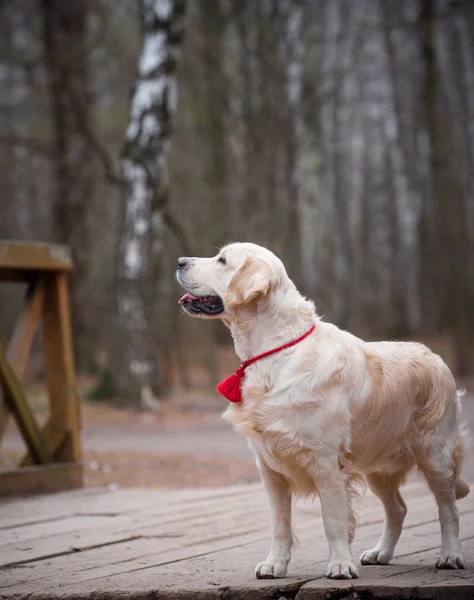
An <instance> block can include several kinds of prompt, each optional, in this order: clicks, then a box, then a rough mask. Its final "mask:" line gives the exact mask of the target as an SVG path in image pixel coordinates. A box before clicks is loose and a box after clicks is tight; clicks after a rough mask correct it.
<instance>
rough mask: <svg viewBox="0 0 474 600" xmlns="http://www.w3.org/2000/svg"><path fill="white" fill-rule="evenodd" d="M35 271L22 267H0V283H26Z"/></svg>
mask: <svg viewBox="0 0 474 600" xmlns="http://www.w3.org/2000/svg"><path fill="white" fill-rule="evenodd" d="M35 274H36V272H35V271H27V270H24V269H22V270H21V271H19V270H17V269H0V283H28V282H29V281H30V279H31V277H32V276H34V275H35Z"/></svg>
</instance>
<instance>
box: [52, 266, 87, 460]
mask: <svg viewBox="0 0 474 600" xmlns="http://www.w3.org/2000/svg"><path fill="white" fill-rule="evenodd" d="M44 277H45V300H44V310H43V344H44V356H45V367H46V380H47V384H48V390H49V402H50V416H51V420H52V421H53V422H54V424H55V426H57V427H58V428H59V429H60V430H63V431H64V432H65V433H66V434H67V437H66V440H65V441H66V443H63V444H62V445H61V447H60V448H58V449H57V450H56V451H55V452H54V457H55V458H56V459H57V460H65V461H80V459H81V448H80V437H79V408H80V406H79V398H78V395H77V390H76V382H75V373H74V358H73V353H72V339H71V323H70V315H69V297H68V289H67V280H66V274H65V273H54V274H53V273H50V274H46V275H45V276H44Z"/></svg>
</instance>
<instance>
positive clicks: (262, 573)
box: [255, 560, 288, 579]
mask: <svg viewBox="0 0 474 600" xmlns="http://www.w3.org/2000/svg"><path fill="white" fill-rule="evenodd" d="M287 569H288V562H287V561H286V560H275V561H273V562H261V563H258V565H257V566H256V567H255V575H256V577H257V579H275V578H277V577H285V575H286V571H287Z"/></svg>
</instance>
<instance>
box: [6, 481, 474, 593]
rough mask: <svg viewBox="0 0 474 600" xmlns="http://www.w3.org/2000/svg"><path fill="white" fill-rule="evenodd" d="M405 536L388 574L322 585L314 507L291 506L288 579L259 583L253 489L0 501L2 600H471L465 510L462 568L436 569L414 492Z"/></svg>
mask: <svg viewBox="0 0 474 600" xmlns="http://www.w3.org/2000/svg"><path fill="white" fill-rule="evenodd" d="M404 497H405V499H406V501H407V504H408V516H407V520H406V524H405V529H404V532H403V535H402V538H401V540H400V543H399V545H398V547H397V554H396V558H395V559H394V561H393V564H392V565H390V566H386V567H382V566H372V567H370V566H367V567H360V579H358V580H355V581H329V580H327V579H325V577H324V570H325V564H326V559H327V544H326V540H325V537H324V531H323V525H322V521H321V510H320V507H319V502H318V501H316V502H315V503H314V504H312V503H311V502H307V503H297V505H296V508H295V529H296V533H297V535H298V538H299V546H298V547H297V548H295V550H294V552H293V559H292V562H291V564H290V568H289V574H288V577H287V578H285V579H279V580H264V581H258V580H256V579H255V578H254V574H253V569H254V567H255V565H256V563H257V562H259V561H260V560H263V559H264V558H265V556H266V553H267V551H268V546H269V527H268V518H267V513H266V501H265V496H264V493H263V490H262V488H261V486H260V485H257V484H254V485H242V486H238V487H233V488H216V489H209V488H208V489H199V490H143V489H140V490H123V491H120V490H119V491H109V490H104V489H83V490H78V491H73V492H63V493H58V494H54V495H50V496H41V497H36V498H31V499H21V500H12V501H3V502H2V503H1V504H0V564H2V565H3V566H2V567H0V598H17V599H21V598H29V599H30V600H32V599H39V598H44V599H46V598H48V599H50V598H61V599H63V600H66V599H73V598H74V600H77V599H79V598H80V599H86V598H90V599H95V600H98V599H99V598H100V599H102V598H104V599H107V600H115V599H120V600H124V599H132V598H133V599H142V598H143V599H145V598H147V599H156V600H158V599H162V600H169V599H178V598H179V600H185V599H191V598H192V599H204V598H205V599H208V598H209V599H216V600H217V599H219V600H224V599H226V600H230V599H233V598H235V599H241V600H243V599H247V598H249V599H268V600H270V599H274V600H280V599H285V598H287V599H290V598H293V599H294V598H297V599H298V600H309V599H320V598H326V599H327V598H351V599H356V598H358V599H360V600H362V599H363V600H369V599H375V598H425V599H426V598H431V599H441V598H442V599H448V598H449V599H450V600H456V599H465V600H467V599H473V598H474V570H473V567H474V502H473V500H472V496H468V497H467V498H466V499H465V500H463V501H461V502H459V510H460V514H461V534H462V535H461V537H462V540H463V548H464V552H465V559H466V569H465V570H463V571H437V570H436V569H435V568H434V563H435V559H436V554H437V552H438V549H439V538H440V535H439V525H438V521H437V509H436V507H435V504H434V501H433V499H432V497H431V496H430V495H429V494H428V493H427V491H426V487H425V486H424V485H422V484H417V483H416V484H410V485H408V486H406V488H405V489H404ZM358 513H359V523H360V524H359V528H358V530H357V533H356V541H355V543H354V555H355V557H358V555H359V554H360V552H361V551H362V550H363V549H365V548H366V547H372V546H373V545H374V544H375V542H376V541H377V539H378V536H379V535H380V532H381V528H382V521H383V513H382V509H381V506H380V504H379V502H378V500H377V499H376V498H374V497H373V496H372V495H371V494H369V493H368V494H366V495H365V497H364V498H363V500H362V501H361V503H360V505H359V510H358Z"/></svg>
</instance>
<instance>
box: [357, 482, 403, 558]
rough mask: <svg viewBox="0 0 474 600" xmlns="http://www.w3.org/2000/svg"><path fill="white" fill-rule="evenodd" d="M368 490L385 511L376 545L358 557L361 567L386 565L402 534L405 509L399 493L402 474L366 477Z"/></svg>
mask: <svg viewBox="0 0 474 600" xmlns="http://www.w3.org/2000/svg"><path fill="white" fill-rule="evenodd" d="M367 480H368V484H369V486H370V489H371V490H372V491H373V492H374V494H375V495H376V496H378V497H379V498H380V500H381V501H382V504H383V506H384V509H385V522H384V526H383V531H382V535H381V537H380V539H379V541H378V542H377V545H376V546H375V547H374V548H372V549H370V550H365V552H363V553H362V555H361V557H360V562H361V563H362V564H363V565H377V564H380V565H388V563H389V562H390V560H391V559H392V557H393V553H394V551H395V546H396V544H397V542H398V539H399V537H400V534H401V532H402V527H403V521H404V520H405V515H406V512H407V507H406V504H405V502H404V501H403V498H402V496H401V495H400V492H399V487H400V485H401V484H402V483H403V480H404V474H403V473H394V474H387V473H373V474H371V475H369V476H368V477H367Z"/></svg>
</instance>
